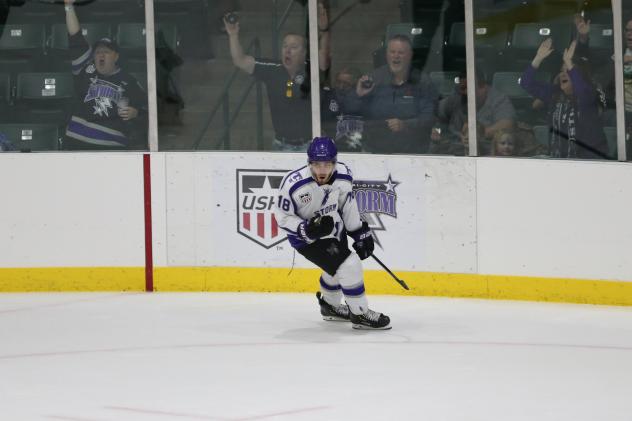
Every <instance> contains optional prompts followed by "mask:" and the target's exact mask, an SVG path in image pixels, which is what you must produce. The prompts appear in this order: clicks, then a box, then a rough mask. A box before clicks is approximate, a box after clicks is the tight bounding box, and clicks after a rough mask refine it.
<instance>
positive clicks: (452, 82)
mask: <svg viewBox="0 0 632 421" xmlns="http://www.w3.org/2000/svg"><path fill="white" fill-rule="evenodd" d="M430 80H431V81H432V83H433V84H434V86H435V87H436V88H437V91H439V94H440V95H441V96H449V95H451V94H453V93H454V89H455V87H456V86H457V85H458V84H459V72H430Z"/></svg>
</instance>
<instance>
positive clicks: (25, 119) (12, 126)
mask: <svg viewBox="0 0 632 421" xmlns="http://www.w3.org/2000/svg"><path fill="white" fill-rule="evenodd" d="M0 9H1V10H0V25H2V26H1V27H0V31H1V36H0V95H1V96H2V97H1V98H0V148H2V149H3V150H16V151H20V150H22V151H39V150H58V149H63V150H73V151H76V150H143V149H147V94H146V92H145V90H144V88H143V87H142V85H143V84H144V82H145V80H146V76H145V75H146V59H145V57H146V47H145V45H146V43H145V36H144V6H143V3H142V2H139V1H135V0H100V1H98V2H96V1H76V2H75V1H73V0H65V1H60V2H50V1H46V2H45V1H24V0H22V1H18V0H11V1H8V2H6V1H5V2H2V3H1V6H0ZM135 72H136V73H137V76H134V74H135Z"/></svg>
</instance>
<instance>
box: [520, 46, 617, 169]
mask: <svg viewBox="0 0 632 421" xmlns="http://www.w3.org/2000/svg"><path fill="white" fill-rule="evenodd" d="M576 46H577V41H573V42H571V44H570V46H569V47H568V48H566V49H565V50H564V55H563V64H562V68H561V70H560V73H559V74H558V75H557V76H556V77H555V79H554V81H553V83H548V82H542V81H539V80H536V72H537V70H538V68H539V67H540V65H541V64H542V62H543V61H544V59H546V58H547V57H548V56H549V55H550V54H551V53H552V52H553V45H552V40H551V39H550V38H547V39H546V40H544V41H543V42H542V44H540V47H539V48H538V51H537V52H536V54H535V57H534V58H533V61H532V62H531V65H530V66H529V67H528V68H527V69H526V70H525V72H524V73H523V75H522V77H521V78H520V86H522V88H523V89H524V90H526V91H527V92H528V93H529V94H530V95H531V96H533V97H535V98H537V99H540V100H542V101H543V102H544V103H545V105H546V106H547V108H548V119H549V125H550V127H551V138H550V142H549V144H550V156H551V157H552V158H587V159H608V158H609V156H608V145H607V141H606V136H605V134H604V131H603V126H602V123H601V120H600V117H599V114H600V101H599V93H598V91H597V89H596V87H595V86H594V85H593V83H592V79H591V77H590V73H589V71H588V69H587V66H586V65H585V63H584V61H583V60H582V59H576V58H575V57H574V55H575V48H576Z"/></svg>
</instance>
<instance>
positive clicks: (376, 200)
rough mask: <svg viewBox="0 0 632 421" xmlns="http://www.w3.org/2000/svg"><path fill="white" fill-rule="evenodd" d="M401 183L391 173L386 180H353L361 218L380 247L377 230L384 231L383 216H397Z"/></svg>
mask: <svg viewBox="0 0 632 421" xmlns="http://www.w3.org/2000/svg"><path fill="white" fill-rule="evenodd" d="M399 184H401V183H400V182H398V181H394V180H393V178H392V177H391V174H389V175H388V177H387V178H386V180H353V192H354V195H355V198H356V202H357V203H358V210H359V211H360V214H361V215H362V218H363V219H364V220H365V221H366V222H367V223H368V224H369V228H371V234H372V235H373V240H374V241H375V242H376V243H377V245H378V246H380V247H382V244H381V243H380V239H379V237H378V236H377V232H378V231H386V226H385V225H384V222H383V221H382V217H383V216H390V217H392V218H397V192H396V191H395V188H396V187H397V186H398V185H399Z"/></svg>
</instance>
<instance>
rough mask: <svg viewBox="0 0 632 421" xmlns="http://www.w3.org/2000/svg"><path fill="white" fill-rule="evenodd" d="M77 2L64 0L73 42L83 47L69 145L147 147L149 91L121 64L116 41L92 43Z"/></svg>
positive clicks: (75, 63) (75, 67) (77, 47)
mask: <svg viewBox="0 0 632 421" xmlns="http://www.w3.org/2000/svg"><path fill="white" fill-rule="evenodd" d="M74 2H75V0H64V3H65V9H66V26H67V28H68V34H69V45H70V47H71V48H72V49H73V50H77V51H78V52H79V53H78V54H77V56H76V57H77V58H76V59H75V60H73V62H72V72H73V75H74V76H75V92H76V93H77V94H78V95H80V98H77V101H76V103H75V106H74V108H73V114H72V117H71V118H70V121H69V123H68V127H67V129H66V137H65V139H64V142H63V148H64V149H71V150H81V149H83V150H99V149H106V150H107V149H134V148H146V146H145V145H146V138H144V137H142V136H141V135H142V134H143V133H144V132H145V131H146V128H147V118H146V117H147V95H146V93H145V92H143V89H142V88H141V86H140V84H139V83H138V81H137V80H136V79H135V78H134V77H133V76H131V75H130V74H129V73H127V72H124V71H123V70H122V69H121V68H120V67H118V64H117V62H118V59H119V49H118V46H117V45H116V43H114V42H113V41H112V40H110V39H108V38H102V39H100V40H98V41H97V42H96V43H95V44H94V46H92V47H91V46H90V45H89V44H88V42H87V41H86V39H85V38H84V36H83V34H82V33H81V27H80V25H79V19H78V18H77V14H76V12H75V10H74V7H73V3H74ZM134 135H136V137H134ZM141 141H142V144H141V143H140V142H141ZM135 142H136V143H135Z"/></svg>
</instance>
